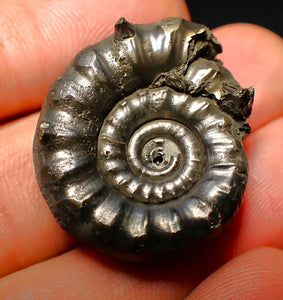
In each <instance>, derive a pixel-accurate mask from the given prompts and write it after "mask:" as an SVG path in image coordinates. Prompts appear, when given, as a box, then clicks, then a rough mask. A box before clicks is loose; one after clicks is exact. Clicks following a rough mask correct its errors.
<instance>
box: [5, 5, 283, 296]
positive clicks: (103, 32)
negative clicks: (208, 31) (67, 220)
mask: <svg viewBox="0 0 283 300" xmlns="http://www.w3.org/2000/svg"><path fill="white" fill-rule="evenodd" d="M121 16H124V17H126V18H127V19H128V20H129V21H130V22H134V23H146V22H152V21H157V20H159V19H161V18H165V17H169V16H180V17H184V18H187V19H189V18H190V17H189V13H188V11H187V8H186V5H185V3H184V2H183V1H182V0H154V1H151V0H128V1H125V0H115V1H113V0H104V1H103V0H84V1H81V0H49V1H47V0H0V118H1V120H7V118H13V119H14V120H13V121H10V122H8V123H7V122H6V123H5V122H4V123H3V125H2V126H1V127H0V275H1V276H2V277H1V279H0V299H147V300H150V299H155V300H156V299H190V300H191V299H257V300H258V299H270V300H271V299H272V300H273V299H283V251H282V248H283V196H282V195H283V181H282V177H283V155H282V152H283V118H282V116H283V81H282V78H283V41H282V39H281V38H280V37H279V36H277V35H275V34H274V33H272V32H270V31H268V30H266V29H264V28H261V27H258V26H255V25H247V24H234V25H226V26H223V27H220V28H217V29H215V30H214V34H215V35H216V36H217V38H218V39H219V41H220V43H221V44H222V45H223V49H224V53H223V54H221V55H219V58H220V59H222V60H223V62H224V65H225V66H226V67H227V68H228V69H229V70H230V71H231V72H232V73H233V74H234V76H235V78H236V79H237V80H238V81H239V82H240V83H241V84H242V86H244V87H248V86H250V85H254V86H255V89H256V94H255V103H254V109H253V113H252V116H251V118H250V119H249V122H250V124H251V127H252V130H253V132H252V134H250V135H249V136H247V138H246V139H245V143H244V144H245V148H246V151H247V156H248V160H249V180H248V184H247V189H246V193H245V197H244V200H243V205H242V207H241V210H240V212H239V213H238V214H237V216H236V217H235V219H233V221H232V222H231V223H230V224H229V226H228V227H227V229H226V230H225V232H224V233H223V234H222V235H221V236H220V237H219V238H217V239H216V240H214V241H212V242H210V243H208V244H206V245H205V246H203V247H201V248H200V249H199V250H198V251H195V252H192V253H190V255H189V256H188V258H186V259H183V260H181V261H176V262H173V263H170V264H165V265H155V266H136V265H131V264H127V263H123V262H119V261H117V260H115V259H112V258H109V257H106V256H104V255H101V254H98V253H96V252H94V251H92V250H90V249H88V248H86V247H81V246H78V245H77V244H76V242H75V241H74V240H73V239H72V238H71V237H70V236H69V235H68V234H66V233H65V232H64V231H63V230H62V229H61V228H60V226H59V225H58V224H57V223H56V221H55V220H54V218H53V216H52V214H51V213H50V211H49V209H48V206H47V204H46V203H45V201H44V199H43V198H42V196H41V194H40V191H39V188H38V185H37V183H36V180H35V176H34V170H33V163H32V140H33V134H34V130H35V126H36V121H37V118H38V113H33V114H27V112H30V111H36V110H39V109H40V105H41V104H42V102H43V100H44V98H45V95H46V93H47V90H48V87H49V86H50V84H51V83H52V82H53V81H54V80H55V78H56V77H57V76H59V75H60V73H61V72H62V71H63V69H64V68H65V66H66V64H67V63H68V62H69V61H70V60H71V59H72V57H73V56H74V55H75V54H76V53H77V52H78V51H79V50H80V49H81V48H82V47H84V46H86V45H88V44H92V43H95V42H97V41H99V40H101V39H103V38H104V37H106V36H107V35H109V34H110V33H112V32H113V26H114V24H115V22H116V21H117V20H118V19H119V17H121ZM23 114H27V115H26V116H25V117H21V118H19V117H18V116H19V115H23ZM10 120H11V119H10Z"/></svg>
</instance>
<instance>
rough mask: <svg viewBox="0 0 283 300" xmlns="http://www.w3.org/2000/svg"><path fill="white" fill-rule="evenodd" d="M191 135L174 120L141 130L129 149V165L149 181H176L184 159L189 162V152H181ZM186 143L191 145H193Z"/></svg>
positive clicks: (152, 123)
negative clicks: (174, 179) (173, 179)
mask: <svg viewBox="0 0 283 300" xmlns="http://www.w3.org/2000/svg"><path fill="white" fill-rule="evenodd" d="M180 133H181V134H180ZM188 134H189V132H188V130H186V128H185V127H184V126H183V125H181V124H178V123H177V122H174V121H171V120H154V121H151V122H149V123H147V124H145V125H143V126H141V127H140V128H139V129H137V130H136V131H135V132H134V134H133V135H132V136H131V138H130V141H129V144H128V147H127V158H128V162H129V165H130V166H131V167H132V169H133V170H134V172H136V173H138V174H140V176H141V177H143V178H145V179H147V180H151V181H156V180H158V181H160V182H162V181H164V180H168V179H170V178H171V179H172V178H173V176H174V175H176V172H178V171H179V170H180V168H181V163H182V162H184V159H189V157H187V158H184V157H183V156H184V155H186V150H187V152H188V150H189V149H180V146H181V143H182V142H185V140H184V139H186V137H187V136H188ZM182 139H183V141H182ZM186 142H188V143H187V145H189V142H190V141H186ZM182 148H184V147H182ZM182 150H183V151H182ZM187 154H188V153H187Z"/></svg>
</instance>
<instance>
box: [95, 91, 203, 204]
mask: <svg viewBox="0 0 283 300" xmlns="http://www.w3.org/2000/svg"><path fill="white" fill-rule="evenodd" d="M168 95H169V96H170V97H169V96H168ZM184 99H185V98H184V96H183V95H182V94H180V93H177V92H174V91H173V90H170V93H168V91H167V89H165V92H164V91H163V90H160V92H158V93H157V92H156V91H155V92H153V91H146V92H145V93H144V92H142V91H141V92H139V93H135V94H133V96H129V97H127V98H126V99H124V100H122V101H120V102H119V103H118V104H116V106H115V107H114V108H113V109H112V111H111V112H110V113H109V114H108V116H107V117H106V118H105V120H104V122H103V125H102V127H101V130H100V133H99V138H98V156H97V158H98V161H97V164H98V168H99V171H100V175H101V177H102V179H103V180H104V181H105V183H106V184H107V185H108V186H109V187H110V188H113V189H114V190H115V189H116V190H117V191H119V193H121V194H122V195H123V196H124V197H125V198H126V199H130V200H135V201H138V202H144V203H152V204H155V203H161V202H165V201H169V200H174V199H177V198H179V197H180V196H182V195H184V194H185V193H187V192H189V191H190V189H191V188H192V187H193V186H194V185H195V184H196V182H197V181H198V180H199V178H200V176H201V175H202V173H203V168H204V163H205V155H204V150H203V145H202V142H201V141H200V139H199V138H198V136H197V134H196V133H195V132H194V130H193V129H191V128H190V127H191V126H190V121H188V120H185V122H183V120H184V118H183V116H182V113H183V111H184V108H183V105H184V103H185V102H184Z"/></svg>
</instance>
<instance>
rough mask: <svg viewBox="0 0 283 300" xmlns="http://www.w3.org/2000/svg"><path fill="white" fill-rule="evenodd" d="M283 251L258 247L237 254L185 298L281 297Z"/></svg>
mask: <svg viewBox="0 0 283 300" xmlns="http://www.w3.org/2000/svg"><path fill="white" fill-rule="evenodd" d="M282 287H283V251H282V250H279V249H275V248H259V249H256V250H253V251H250V252H247V253H245V254H243V255H241V256H238V257H236V258H234V259H233V260H231V261H230V262H228V263H227V264H226V265H224V266H222V267H221V268H220V269H219V270H217V271H216V272H214V273H213V274H211V275H210V276H209V277H208V278H206V279H205V280H204V281H203V282H202V283H201V284H200V285H199V286H198V287H197V288H196V289H195V290H194V291H193V292H192V293H191V294H190V295H189V296H188V297H187V298H186V300H194V299H202V300H206V299H209V300H213V299H215V300H216V299H217V300H219V299H235V300H237V299H239V300H240V299H245V300H253V299H254V300H263V299H283V288H282Z"/></svg>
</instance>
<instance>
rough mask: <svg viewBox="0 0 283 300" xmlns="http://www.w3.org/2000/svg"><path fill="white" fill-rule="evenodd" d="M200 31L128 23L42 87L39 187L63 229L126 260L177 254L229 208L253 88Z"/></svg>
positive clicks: (239, 179) (235, 198) (239, 188)
mask: <svg viewBox="0 0 283 300" xmlns="http://www.w3.org/2000/svg"><path fill="white" fill-rule="evenodd" d="M219 52H221V46H220V45H219V43H218V42H217V40H216V39H215V37H214V36H213V35H212V33H211V32H210V31H209V30H208V28H207V27H205V26H204V25H199V24H196V23H192V22H188V21H186V20H183V19H180V18H169V19H164V20H161V21H160V22H157V23H152V24H138V25H136V24H130V23H128V22H127V21H126V20H125V19H124V18H121V19H120V20H119V21H118V22H117V24H116V26H115V33H114V34H113V35H111V36H110V37H108V38H106V39H105V40H103V41H101V42H99V43H97V44H95V45H92V46H89V47H87V48H85V49H83V50H82V51H81V52H80V53H79V54H78V55H77V56H76V57H75V59H74V61H73V62H72V63H71V64H70V65H69V66H68V67H67V69H66V71H65V72H64V73H63V75H62V76H61V77H59V78H58V79H57V80H56V81H55V83H54V84H53V85H52V87H51V88H50V91H49V93H48V96H47V99H46V100H45V102H44V104H43V107H42V111H41V114H40V118H39V121H38V125H37V129H36V134H35V138H34V164H35V171H36V176H37V180H38V183H39V186H40V189H41V191H42V194H43V196H44V197H45V199H46V200H47V202H48V204H49V206H50V208H51V210H52V212H53V214H54V216H55V218H56V219H57V221H58V222H59V223H60V224H61V226H62V227H63V228H64V229H65V230H66V231H67V232H69V233H70V234H71V235H73V236H74V237H76V238H77V239H78V240H79V241H81V242H82V243H85V244H87V245H89V246H91V247H94V248H95V249H98V250H99V251H102V252H104V253H108V254H110V255H113V256H116V257H119V258H123V259H127V260H133V261H147V260H154V259H156V258H160V257H167V256H170V255H171V254H172V253H183V252H185V251H186V250H187V249H190V248H191V247H193V246H195V245H197V244H199V243H200V242H202V241H203V240H205V239H207V238H209V237H210V236H212V235H213V233H214V232H215V231H219V230H218V229H219V228H222V227H223V225H225V224H226V223H227V222H228V221H229V220H230V219H231V217H232V216H233V215H234V214H235V212H236V211H237V209H238V207H239V205H240V203H241V199H242V195H243V192H244V188H245V184H246V180H247V159H246V155H245V152H244V149H243V145H242V139H243V138H244V136H245V134H246V132H249V131H250V127H249V125H248V123H247V121H246V118H247V117H248V116H249V115H250V112H251V105H252V100H253V88H249V89H243V88H241V87H240V85H239V84H238V83H237V82H236V81H235V79H234V78H233V76H232V75H231V73H230V72H229V71H228V70H227V69H225V68H224V67H223V66H222V63H221V62H220V61H219V60H217V59H215V56H216V54H217V53H219Z"/></svg>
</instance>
